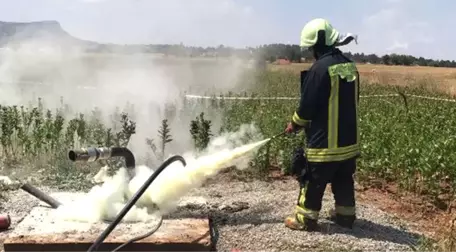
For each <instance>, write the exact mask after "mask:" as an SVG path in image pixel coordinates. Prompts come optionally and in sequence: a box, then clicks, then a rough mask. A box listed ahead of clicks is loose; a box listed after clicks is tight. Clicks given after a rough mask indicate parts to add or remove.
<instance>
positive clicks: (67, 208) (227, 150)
mask: <svg viewBox="0 0 456 252" xmlns="http://www.w3.org/2000/svg"><path fill="white" fill-rule="evenodd" d="M242 138H248V139H249V140H248V143H247V144H244V143H245V142H243V140H242ZM258 139H261V134H259V132H258V130H257V129H256V128H255V127H254V126H253V125H243V126H242V127H241V128H240V130H239V131H237V132H233V133H226V134H224V135H222V136H220V137H217V138H215V139H214V140H212V141H211V142H210V144H209V148H208V149H207V151H206V152H205V153H204V154H203V155H201V156H197V155H195V154H194V153H187V154H184V155H183V157H184V158H185V160H186V162H187V165H186V166H185V167H184V166H183V165H182V164H181V163H180V162H174V163H172V164H171V165H169V166H168V167H167V168H166V169H165V170H163V171H162V173H160V175H158V177H157V178H156V179H155V180H154V182H153V183H152V184H151V186H150V187H149V188H148V190H147V191H146V192H145V193H144V194H143V196H142V197H141V198H140V199H139V201H138V202H137V204H136V206H135V207H134V208H133V209H131V210H130V212H129V213H128V214H127V216H125V218H124V221H148V220H150V219H154V218H156V217H157V215H163V214H167V213H170V212H172V211H173V210H175V208H176V207H177V204H178V202H179V200H180V199H181V198H182V197H183V196H185V195H186V194H188V193H189V192H190V191H191V190H192V189H195V188H198V187H200V186H201V185H202V184H203V183H204V181H205V180H207V179H208V178H211V177H213V176H215V175H216V174H218V173H219V172H220V171H221V170H223V169H224V168H226V167H229V166H232V165H236V166H237V167H240V168H245V167H247V166H248V164H247V163H246V162H248V161H250V160H251V158H252V157H253V154H254V153H255V150H257V149H258V147H260V146H262V145H263V144H265V143H266V142H267V141H269V139H266V140H261V141H258ZM105 170H106V168H102V169H101V172H100V174H97V176H96V177H97V179H98V180H99V181H100V179H101V176H102V174H103V171H105ZM152 173H153V170H152V169H150V168H149V167H146V166H138V167H136V175H135V177H134V178H133V179H132V180H131V181H128V173H127V171H126V170H125V169H120V170H119V172H118V173H117V174H116V175H115V176H113V177H107V178H105V182H104V183H103V184H102V185H100V186H99V185H97V186H95V187H93V188H92V190H91V191H90V192H89V193H88V194H87V195H86V196H85V197H84V198H83V199H81V200H79V201H76V202H74V203H70V204H67V205H63V206H61V207H59V209H58V210H57V214H58V216H60V217H61V218H63V219H65V220H73V221H83V222H97V221H101V220H111V219H113V218H114V217H115V216H116V215H117V213H118V212H119V211H120V210H121V209H122V207H123V206H124V205H125V202H126V200H127V199H129V198H131V197H132V196H133V194H134V193H135V192H136V191H138V189H139V188H140V187H141V186H142V185H143V184H144V182H145V181H146V180H147V179H148V178H149V177H150V175H151V174H152ZM153 206H157V207H158V209H159V212H153V213H148V211H149V210H150V209H151V207H153Z"/></svg>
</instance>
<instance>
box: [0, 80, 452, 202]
mask: <svg viewBox="0 0 456 252" xmlns="http://www.w3.org/2000/svg"><path fill="white" fill-rule="evenodd" d="M298 81H299V77H298V76H297V75H294V74H291V73H287V72H261V73H257V75H256V76H255V77H254V78H249V79H248V80H246V82H250V83H246V85H245V86H248V87H250V89H249V90H246V91H245V93H243V94H242V95H241V94H238V96H244V97H255V96H295V97H298V95H299V94H298V92H299V91H298V88H297V87H298V85H297V84H296V83H298ZM398 91H400V93H405V94H406V95H405V96H404V97H402V96H393V97H363V98H361V100H360V105H361V106H360V118H361V122H360V127H361V140H362V150H363V151H362V155H363V156H362V158H361V159H360V160H359V172H358V175H357V176H358V180H359V181H361V182H372V181H382V182H395V183H398V184H399V185H400V186H401V188H403V189H405V190H408V191H412V192H416V193H419V194H425V195H428V196H430V197H431V199H432V201H433V202H434V203H436V204H437V205H440V206H442V207H445V206H447V205H448V204H449V203H450V202H451V201H452V200H453V198H454V195H455V192H454V190H455V189H454V188H456V179H455V178H456V169H455V168H454V164H456V156H455V155H453V151H454V150H455V149H456V137H455V136H454V129H455V128H456V119H455V118H454V117H453V116H452V115H454V114H455V113H456V104H455V103H450V102H444V101H435V100H425V99H419V98H415V97H412V96H409V94H420V95H432V96H440V97H445V95H443V94H438V93H435V92H432V93H431V91H429V90H428V89H427V88H426V87H422V86H421V87H419V86H415V87H413V88H411V87H408V88H402V89H401V90H398V89H397V88H395V87H391V86H387V85H378V84H377V85H375V84H369V85H368V84H362V88H361V92H362V94H361V95H362V96H369V95H378V94H395V93H398ZM228 95H230V96H235V95H236V94H228ZM404 98H405V99H404ZM184 102H185V104H187V107H189V109H176V108H175V107H168V108H167V109H166V111H167V112H166V113H165V117H166V118H165V119H164V120H163V121H162V125H161V129H160V130H159V132H158V144H159V145H158V148H157V146H156V145H155V144H156V142H155V141H154V140H153V139H144V141H146V142H147V144H148V145H149V146H150V148H151V149H152V151H153V153H154V154H155V156H156V157H155V160H158V161H160V160H163V157H164V156H165V150H166V145H167V144H168V143H170V142H171V141H175V140H173V139H172V132H173V129H172V128H170V126H169V124H168V122H169V121H172V120H176V119H179V117H181V116H182V115H184V114H185V115H188V114H189V113H191V115H196V116H194V117H193V116H192V117H193V118H195V119H194V120H192V121H191V122H190V123H189V125H188V127H189V128H188V133H189V134H190V135H191V136H192V139H193V142H194V147H195V149H196V150H203V149H204V148H205V147H206V146H207V144H208V142H209V140H210V138H211V137H213V135H217V134H215V133H214V132H217V133H219V132H226V131H236V130H238V129H239V126H240V125H242V124H249V123H252V122H254V123H255V125H256V126H257V127H258V128H259V129H260V131H261V133H262V134H263V136H264V137H265V138H266V137H270V136H273V135H275V134H277V133H279V132H281V131H282V130H284V127H285V124H286V122H287V121H288V120H289V119H290V117H291V115H292V113H293V111H294V109H295V108H296V106H297V100H255V99H247V100H223V99H222V100H216V99H213V100H195V99H193V100H185V101H184ZM65 108H66V106H62V109H58V110H56V111H50V110H46V109H45V108H43V105H42V104H41V101H39V102H38V104H37V105H36V106H30V107H23V106H21V107H18V106H1V107H0V127H1V135H0V145H1V146H0V148H1V149H0V150H1V152H2V158H1V162H2V167H4V170H5V171H6V172H7V173H11V172H13V171H15V170H16V169H17V170H20V169H19V168H22V169H24V168H26V169H25V170H26V171H27V172H28V173H29V174H30V172H33V173H34V174H35V173H36V174H37V175H39V176H41V177H43V178H44V179H46V181H50V182H53V183H52V184H54V185H59V186H60V187H65V186H71V187H77V188H82V187H85V186H88V185H89V184H88V182H87V181H88V180H87V179H86V177H87V175H88V174H89V173H90V172H93V171H94V169H89V167H90V166H94V165H97V164H91V165H83V164H74V163H71V162H69V161H68V160H67V151H68V149H70V148H80V147H83V146H127V145H128V143H129V140H130V137H131V136H132V135H133V134H135V133H136V124H135V122H134V121H133V120H132V119H131V118H130V117H129V115H128V114H127V113H126V112H121V111H120V110H117V112H116V113H114V114H113V115H112V116H111V118H112V123H111V124H110V125H106V124H103V123H102V122H101V120H100V118H101V112H100V110H99V109H97V108H95V109H94V111H93V113H92V114H91V115H83V114H78V115H77V116H75V117H74V118H73V119H70V120H66V119H65V118H64V117H63V114H64V112H65V111H64V109H65ZM211 111H217V112H218V113H223V114H224V115H225V117H224V121H223V123H222V127H221V128H220V129H213V128H212V127H213V125H212V124H211V121H210V120H208V117H207V115H208V113H209V112H211ZM205 112H206V114H205ZM209 114H210V113H209ZM205 116H206V118H205ZM303 137H305V136H303V134H300V135H291V136H286V137H283V138H278V139H276V140H275V141H273V142H271V143H270V144H268V145H266V146H264V147H263V148H261V149H260V151H259V153H258V155H257V156H256V158H255V159H254V160H253V161H252V162H251V166H252V167H251V171H256V173H258V174H263V175H264V174H265V172H266V171H267V170H268V169H269V168H270V167H271V166H278V167H280V168H282V169H283V171H284V172H285V173H287V172H289V171H288V169H289V166H290V165H289V164H290V160H291V157H292V152H293V150H294V148H296V147H298V146H301V145H302V143H303ZM248 140H249V139H248V138H247V139H245V141H248ZM138 160H143V159H140V158H138ZM119 161H120V160H114V161H110V163H108V164H109V165H110V166H113V167H114V168H116V167H119V165H120V164H121V163H120V162H119ZM105 164H106V163H103V164H102V165H105ZM76 167H77V168H78V169H76ZM37 177H38V176H37ZM78 181H79V182H78ZM443 196H445V197H443Z"/></svg>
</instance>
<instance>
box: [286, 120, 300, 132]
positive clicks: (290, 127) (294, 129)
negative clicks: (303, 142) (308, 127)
mask: <svg viewBox="0 0 456 252" xmlns="http://www.w3.org/2000/svg"><path fill="white" fill-rule="evenodd" d="M300 129H302V127H300V126H299V125H296V124H295V123H293V122H289V123H288V125H287V128H286V129H285V132H286V133H288V134H290V133H295V132H297V131H299V130H300Z"/></svg>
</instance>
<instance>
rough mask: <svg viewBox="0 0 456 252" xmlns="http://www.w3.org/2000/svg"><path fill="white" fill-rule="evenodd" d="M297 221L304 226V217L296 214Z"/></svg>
mask: <svg viewBox="0 0 456 252" xmlns="http://www.w3.org/2000/svg"><path fill="white" fill-rule="evenodd" d="M296 220H297V221H298V222H299V223H301V224H304V215H302V214H299V213H296Z"/></svg>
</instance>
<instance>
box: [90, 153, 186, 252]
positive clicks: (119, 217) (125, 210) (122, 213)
mask: <svg viewBox="0 0 456 252" xmlns="http://www.w3.org/2000/svg"><path fill="white" fill-rule="evenodd" d="M175 161H180V162H181V163H182V164H183V165H184V166H186V165H187V163H186V162H185V159H184V158H183V157H181V156H179V155H175V156H172V157H170V158H168V159H167V160H166V161H165V162H163V163H162V164H161V165H160V167H158V169H157V170H156V171H155V172H154V173H153V174H152V175H151V176H150V177H149V178H148V179H147V181H146V182H144V184H143V185H142V186H141V188H140V189H139V190H138V191H137V192H136V193H135V195H133V197H132V198H131V199H130V200H129V201H128V203H127V204H126V205H125V206H124V208H123V209H122V210H121V211H120V212H119V214H117V216H116V218H115V219H114V221H113V222H111V223H110V224H109V226H108V227H107V228H106V229H105V230H104V231H103V232H102V233H101V234H100V236H98V238H97V239H96V240H95V242H94V243H93V244H92V246H90V248H89V249H88V250H87V252H91V251H95V250H97V249H98V247H99V246H100V244H101V243H103V241H104V240H105V239H106V237H108V235H109V234H110V233H111V232H112V231H113V230H114V228H115V227H116V226H117V225H118V224H119V223H120V221H121V220H122V219H123V217H124V216H125V215H126V214H127V213H128V211H130V209H131V208H132V207H133V206H134V205H135V204H136V202H137V201H138V200H139V199H140V198H141V196H142V195H143V194H144V192H145V191H146V190H147V188H148V187H149V186H150V185H151V184H152V182H153V181H154V180H155V179H156V178H157V176H158V175H159V174H160V173H161V172H162V171H163V170H165V168H166V167H168V166H169V165H170V164H171V163H173V162H175Z"/></svg>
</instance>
